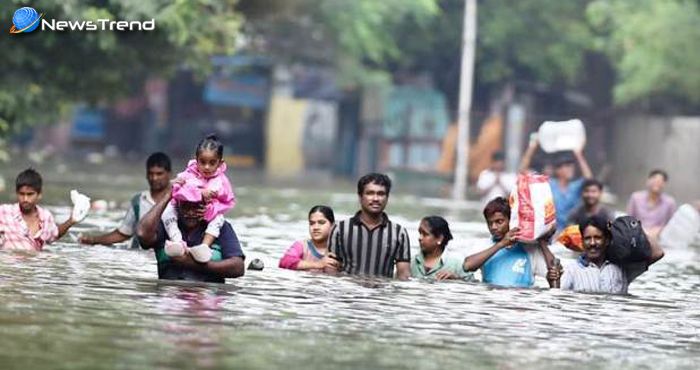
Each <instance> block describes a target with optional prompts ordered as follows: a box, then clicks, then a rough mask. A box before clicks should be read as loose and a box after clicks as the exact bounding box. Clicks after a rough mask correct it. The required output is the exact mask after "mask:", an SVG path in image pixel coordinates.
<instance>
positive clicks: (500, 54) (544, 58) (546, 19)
mask: <svg viewBox="0 0 700 370" xmlns="http://www.w3.org/2000/svg"><path fill="white" fill-rule="evenodd" d="M587 3H588V1H586V0H566V1H551V0H521V1H511V0H489V1H486V2H481V4H482V5H483V6H481V7H479V13H478V14H479V28H478V40H479V41H478V50H477V58H478V61H479V66H480V68H479V71H478V72H479V76H480V77H481V78H483V79H484V80H485V81H486V82H497V81H504V80H511V79H515V78H519V79H526V80H527V79H529V80H534V81H541V82H545V83H552V82H558V81H565V82H568V83H573V82H574V81H576V78H577V77H578V75H579V73H580V70H581V65H582V61H583V56H584V53H585V52H586V51H587V50H590V46H591V43H590V42H591V32H590V30H589V28H588V25H587V24H586V21H585V17H584V14H585V8H586V4H587Z"/></svg>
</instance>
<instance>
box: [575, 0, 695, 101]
mask: <svg viewBox="0 0 700 370" xmlns="http://www.w3.org/2000/svg"><path fill="white" fill-rule="evenodd" d="M587 16H588V19H589V20H590V22H591V24H592V25H593V27H594V28H595V30H596V31H597V32H598V33H597V37H596V47H597V48H598V49H599V50H601V51H603V52H604V53H605V54H606V55H607V56H608V57H609V59H610V60H611V61H612V63H613V65H614V66H615V69H616V71H617V81H616V83H615V87H614V98H615V101H616V103H617V104H620V105H624V104H629V103H632V102H635V101H639V100H642V99H646V98H650V97H655V98H659V97H669V98H671V99H680V100H683V101H687V102H690V103H691V104H693V103H694V104H696V106H697V104H698V103H700V47H698V45H699V43H700V27H698V25H699V24H700V9H699V8H698V2H697V1H694V0H673V1H655V0H639V1H625V0H596V1H594V2H593V3H592V4H590V6H589V7H588V10H587Z"/></svg>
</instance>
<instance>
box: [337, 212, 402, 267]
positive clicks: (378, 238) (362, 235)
mask: <svg viewBox="0 0 700 370" xmlns="http://www.w3.org/2000/svg"><path fill="white" fill-rule="evenodd" d="M382 218H383V221H382V223H381V224H380V225H379V226H377V227H375V228H374V229H372V230H370V229H368V228H367V226H366V225H365V224H364V223H362V221H360V212H357V213H356V214H355V216H354V217H351V218H350V219H348V220H343V221H340V222H339V223H338V224H337V225H335V226H334V227H333V231H332V232H331V236H330V238H329V242H328V243H329V245H328V248H329V251H330V252H332V253H335V255H336V256H337V257H338V259H339V260H340V262H341V264H342V271H344V272H346V273H348V274H354V275H374V276H385V277H393V276H394V265H395V263H397V262H409V263H410V261H411V246H410V242H409V238H408V232H407V231H406V229H405V228H404V227H403V226H401V225H399V224H397V223H394V222H392V221H391V220H389V217H387V215H386V214H382Z"/></svg>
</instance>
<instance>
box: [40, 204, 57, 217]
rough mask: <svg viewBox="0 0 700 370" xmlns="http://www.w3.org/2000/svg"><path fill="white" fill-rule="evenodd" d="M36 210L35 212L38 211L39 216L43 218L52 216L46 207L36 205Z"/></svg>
mask: <svg viewBox="0 0 700 370" xmlns="http://www.w3.org/2000/svg"><path fill="white" fill-rule="evenodd" d="M36 210H37V212H39V217H41V218H44V217H49V218H53V213H51V211H49V210H48V209H46V208H44V207H42V206H39V205H37V206H36Z"/></svg>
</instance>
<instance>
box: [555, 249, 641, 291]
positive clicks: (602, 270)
mask: <svg viewBox="0 0 700 370" xmlns="http://www.w3.org/2000/svg"><path fill="white" fill-rule="evenodd" d="M628 286H629V282H628V280H627V276H626V274H625V273H624V272H623V271H622V269H621V268H620V267H618V266H617V265H615V264H613V263H611V262H610V261H605V262H604V263H603V265H602V266H600V267H598V265H596V264H595V263H592V262H588V260H586V258H585V256H583V255H582V256H580V257H579V258H578V260H576V262H574V263H571V264H569V265H568V266H566V267H565V268H564V274H563V275H562V278H561V289H568V290H574V291H577V292H586V293H610V294H627V287H628Z"/></svg>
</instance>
